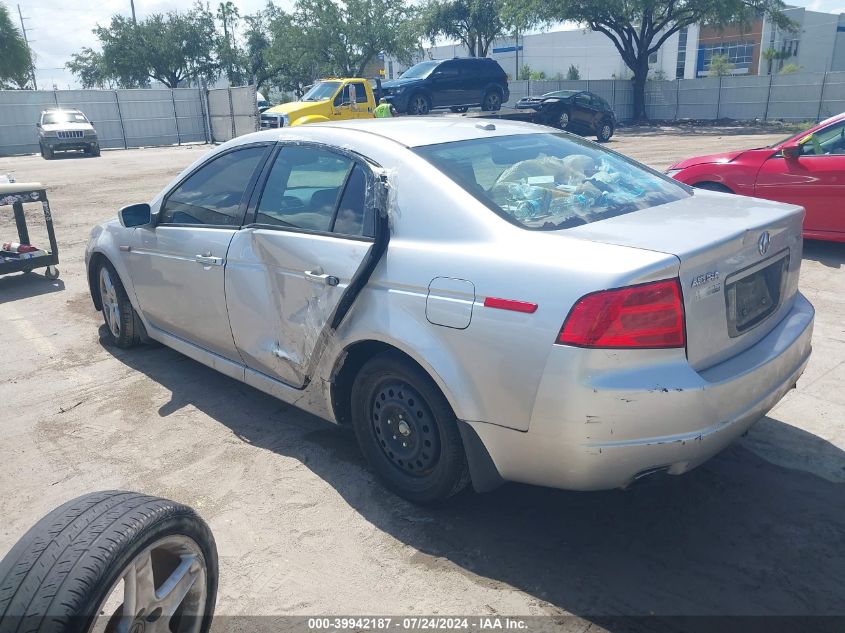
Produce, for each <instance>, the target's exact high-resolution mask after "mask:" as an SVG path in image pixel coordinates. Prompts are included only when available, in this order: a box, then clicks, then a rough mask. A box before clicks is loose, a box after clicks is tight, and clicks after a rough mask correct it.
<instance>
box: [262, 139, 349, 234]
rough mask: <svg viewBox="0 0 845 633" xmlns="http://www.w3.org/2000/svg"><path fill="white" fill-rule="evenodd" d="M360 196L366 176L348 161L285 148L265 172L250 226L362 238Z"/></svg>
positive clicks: (320, 151)
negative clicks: (274, 227) (294, 229)
mask: <svg viewBox="0 0 845 633" xmlns="http://www.w3.org/2000/svg"><path fill="white" fill-rule="evenodd" d="M365 193H366V172H365V171H364V170H363V168H362V167H361V166H360V165H358V164H357V163H356V162H355V161H354V160H352V159H351V158H348V157H346V156H343V155H341V154H336V153H335V152H332V151H329V150H326V149H322V148H318V147H305V146H290V147H285V148H283V149H282V151H281V152H279V156H278V158H277V159H276V162H275V163H274V164H273V168H272V169H271V170H270V175H269V177H268V179H267V184H266V185H265V187H264V192H263V193H262V194H261V199H260V201H259V203H258V209H257V211H256V219H255V222H256V223H257V224H266V225H271V226H288V227H294V228H299V229H308V230H311V231H321V232H328V231H332V230H334V231H336V232H338V233H344V234H347V235H362V234H364V233H365V231H364V223H365V220H364V215H365V214H364V198H365ZM335 218H337V223H336V222H335ZM335 224H336V226H335Z"/></svg>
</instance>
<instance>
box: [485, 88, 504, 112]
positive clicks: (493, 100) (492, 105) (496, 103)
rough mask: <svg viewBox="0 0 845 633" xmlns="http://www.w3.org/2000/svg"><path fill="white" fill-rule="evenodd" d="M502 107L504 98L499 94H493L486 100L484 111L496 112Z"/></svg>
mask: <svg viewBox="0 0 845 633" xmlns="http://www.w3.org/2000/svg"><path fill="white" fill-rule="evenodd" d="M501 107H502V98H501V97H500V96H499V93H498V92H491V93H489V94H488V95H487V97H486V98H485V99H484V109H485V110H487V111H489V112H495V111H496V110H498V109H499V108H501Z"/></svg>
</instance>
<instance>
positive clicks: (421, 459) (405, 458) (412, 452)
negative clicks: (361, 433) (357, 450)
mask: <svg viewBox="0 0 845 633" xmlns="http://www.w3.org/2000/svg"><path fill="white" fill-rule="evenodd" d="M371 407H372V410H371V412H370V423H371V425H372V433H373V434H374V438H373V439H375V440H376V442H378V445H379V447H380V448H381V451H382V453H383V455H384V456H385V457H387V459H389V460H390V462H391V463H392V464H393V465H394V466H395V467H396V468H397V469H399V471H400V472H402V473H404V474H406V475H410V476H412V477H424V476H425V475H427V474H429V473H431V471H432V470H433V469H434V467H435V466H436V465H437V460H438V459H440V433H439V431H438V430H437V424H436V422H435V420H434V416H433V415H432V413H431V410H430V409H429V408H428V406H427V405H426V403H425V400H424V399H423V397H422V396H421V395H420V394H419V392H418V391H417V390H416V389H414V387H412V386H411V385H410V384H408V383H407V382H405V381H404V380H396V379H392V378H387V379H385V380H383V381H382V382H381V383H380V384H379V385H378V386H377V387H376V390H375V396H374V398H373V402H372V405H371Z"/></svg>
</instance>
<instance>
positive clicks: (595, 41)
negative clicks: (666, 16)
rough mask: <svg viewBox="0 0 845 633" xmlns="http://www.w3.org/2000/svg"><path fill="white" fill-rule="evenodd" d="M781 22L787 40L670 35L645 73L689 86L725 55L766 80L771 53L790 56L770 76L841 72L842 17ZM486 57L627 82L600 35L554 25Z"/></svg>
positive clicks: (729, 33)
mask: <svg viewBox="0 0 845 633" xmlns="http://www.w3.org/2000/svg"><path fill="white" fill-rule="evenodd" d="M786 14H787V15H788V17H790V18H791V19H792V20H794V21H795V22H796V23H797V24H798V25H799V26H798V29H797V30H796V31H795V32H794V33H793V32H789V31H780V30H779V29H777V28H773V25H772V24H771V23H770V22H769V21H768V20H766V19H762V20H756V21H755V22H754V23H753V24H752V25H751V26H750V28H749V29H747V30H745V31H743V30H740V29H738V28H736V27H731V26H728V27H725V28H714V27H709V26H704V27H700V26H699V25H692V26H690V27H687V28H685V29H682V30H681V31H680V32H678V33H674V34H673V35H672V36H671V37H669V38H668V39H667V40H666V42H664V44H663V46H661V48H660V50H659V51H657V53H655V54H653V55H652V58H651V59H650V60H649V67H650V69H651V71H650V72H651V74H652V76H653V77H654V78H656V79H657V78H661V79H694V78H696V77H703V76H707V75H708V74H709V70H710V68H709V64H710V59H711V57H712V56H713V55H715V54H723V55H727V56H728V59H729V61H730V62H731V63H732V64H733V66H734V68H733V70H732V74H737V75H743V74H752V75H753V74H767V73H768V72H769V64H768V62H767V60H766V59H765V57H764V55H763V51H765V50H766V49H769V48H772V49H774V50H776V51H788V52H789V53H790V54H791V56H790V57H789V58H787V59H786V60H781V61H779V62H777V63H776V64H774V65H773V68H772V72H777V71H778V69H779V67H781V66H783V65H784V63H794V64H797V65H798V66H799V67H800V69H801V70H802V71H804V72H824V71H831V70H834V71H835V70H845V14H831V13H821V12H818V11H808V10H807V9H804V8H797V7H792V8H789V9H787V10H786ZM467 54H468V53H467V50H466V48H465V47H464V46H462V45H461V44H444V45H439V46H434V47H431V48H429V49H426V51H425V55H424V57H425V58H426V59H448V58H451V57H463V56H466V55H467ZM489 56H490V57H492V58H494V59H496V60H497V61H498V62H499V64H501V66H502V68H504V69H505V72H506V73H508V75H509V76H510V77H511V78H512V79H515V78H516V77H517V73H518V72H521V70H522V68H523V66H524V65H526V64H527V65H528V66H529V67H530V69H531V71H532V72H535V73H540V72H542V73H544V74H545V76H546V78H549V79H557V78H566V76H567V73H568V71H569V67H570V65H573V66H575V67H576V68H577V69H578V72H579V75H580V78H581V79H613V78H617V79H621V78H630V77H631V71H630V69H628V67H627V66H626V65H625V63H624V62H623V61H622V57H621V56H620V55H619V52H618V51H617V50H616V48H615V47H614V45H613V43H612V42H611V41H610V39H609V38H608V37H607V36H605V35H604V34H602V33H598V32H594V31H589V30H586V29H578V28H571V27H568V26H567V25H561V26H560V27H559V28H558V29H557V30H552V31H547V32H544V33H536V34H530V35H525V36H520V37H519V39H518V41H517V40H516V39H515V38H513V37H509V38H502V39H500V40H497V41H495V42H494V43H493V45H492V46H491V47H490V53H489ZM404 69H405V66H403V65H401V64H399V63H398V62H397V61H396V60H391V59H390V58H388V59H386V60H385V77H386V78H387V79H393V78H395V77H397V76H398V75H399V74H400V73H401V72H402V71H403V70H404Z"/></svg>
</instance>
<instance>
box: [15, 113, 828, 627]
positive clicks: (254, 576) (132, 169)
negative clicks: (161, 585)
mask: <svg viewBox="0 0 845 633" xmlns="http://www.w3.org/2000/svg"><path fill="white" fill-rule="evenodd" d="M780 137H781V135H780V134H776V135H766V134H736V133H732V132H731V131H724V130H706V131H702V132H697V133H676V132H672V133H668V134H667V133H666V132H665V131H660V130H653V131H635V132H631V133H625V132H624V131H621V132H620V134H619V135H618V136H617V137H615V138H614V139H613V140H612V141H611V143H610V144H609V146H610V147H612V148H613V149H616V150H618V151H621V152H624V153H626V154H629V155H631V156H633V157H635V158H637V159H639V160H642V161H644V162H646V163H648V164H650V165H652V166H654V167H656V168H659V169H663V168H665V167H667V166H668V165H669V164H670V163H671V162H672V161H674V160H677V159H680V158H683V157H685V156H688V155H694V154H701V153H705V152H708V151H723V150H729V149H732V148H742V147H750V146H760V145H764V144H768V143H771V142H773V141H776V140H779V138H780ZM207 150H208V147H207V146H192V147H180V148H158V149H140V150H129V151H106V152H103V155H102V157H101V158H65V159H58V160H55V161H53V162H47V161H44V160H42V159H41V158H40V157H37V156H28V157H17V158H0V172H4V171H9V170H12V171H14V172H16V176H17V180H18V181H21V182H23V181H30V180H39V181H41V182H44V183H46V184H47V185H48V186H49V196H50V200H51V204H52V208H53V212H54V215H55V222H56V232H57V235H58V240H59V248H60V257H61V264H60V266H59V268H60V269H61V278H60V279H59V280H58V281H55V282H50V281H48V280H46V279H44V278H43V277H42V276H41V275H40V274H38V275H36V274H31V275H13V276H7V277H0V351H2V363H0V403H2V416H0V437H2V446H3V453H2V456H0V509H2V517H3V518H2V521H0V555H3V554H5V552H6V551H8V549H9V548H10V547H11V546H12V544H13V543H14V542H15V541H16V540H17V539H18V538H19V537H20V536H21V535H22V534H23V533H24V532H25V531H26V530H27V529H28V528H29V527H30V526H31V525H32V524H33V523H34V522H35V521H36V520H37V519H38V518H40V517H41V516H42V515H43V514H45V513H47V512H48V511H49V510H51V509H52V508H53V507H55V506H57V505H59V504H60V503H62V502H64V501H66V500H68V499H70V498H72V497H75V496H77V495H81V494H83V493H86V492H90V491H93V490H101V489H109V488H121V489H132V490H138V491H142V492H146V493H150V494H154V495H162V496H165V497H170V498H173V499H176V500H179V501H182V502H185V503H188V504H190V505H192V506H194V507H195V508H197V509H198V511H199V512H200V513H201V514H202V515H203V516H204V517H205V518H206V519H207V520H208V521H209V523H210V525H211V527H212V529H213V531H214V535H215V538H216V539H217V546H218V548H219V552H220V563H221V582H220V593H219V600H218V607H217V612H218V613H219V614H225V615H237V614H251V615H267V614H299V615H304V614H307V615H314V614H393V615H399V614H466V615H486V614H490V615H495V614H511V615H560V616H563V615H566V614H574V615H575V616H578V618H572V619H566V620H562V621H561V622H566V623H567V630H572V631H585V630H587V629H588V628H589V629H590V630H601V629H602V628H604V629H607V630H611V631H622V630H627V627H628V621H627V620H625V619H624V618H621V617H620V616H630V615H644V616H648V615H716V614H729V615H797V616H801V615H809V614H816V615H836V614H838V615H843V614H845V494H844V493H845V453H843V449H845V245H842V244H840V245H836V244H825V243H813V242H808V243H806V244H805V259H804V268H803V271H802V276H801V288H802V291H803V292H804V293H805V294H806V295H807V296H808V297H809V299H810V301H812V302H813V303H814V305H815V307H816V310H817V319H816V326H815V333H814V339H813V344H814V348H815V352H814V355H813V357H812V359H811V361H810V364H809V367H808V368H807V371H806V373H805V375H804V377H803V378H802V379H801V380H800V382H799V383H798V389H797V390H794V391H792V392H791V393H790V394H789V395H788V396H787V397H786V398H785V399H784V400H783V401H782V402H781V403H780V404H779V405H778V406H777V407H776V408H775V409H774V410H773V411H771V412H770V413H769V415H768V416H767V417H766V418H764V419H763V420H762V421H760V422H759V423H758V424H757V425H756V426H755V427H754V428H753V429H752V430H751V432H750V434H749V435H748V436H747V437H745V438H743V439H742V440H741V441H740V442H738V443H737V444H736V445H734V446H732V447H731V448H729V449H728V450H726V451H725V452H724V453H722V454H721V455H719V456H718V457H716V458H715V459H713V460H712V461H710V462H709V463H707V464H705V465H704V466H702V467H700V468H699V469H697V470H695V471H693V472H691V473H689V474H687V475H685V476H683V477H667V478H664V479H659V480H655V481H653V482H649V483H646V484H643V485H642V486H640V487H634V488H633V489H631V490H629V491H624V492H623V491H612V492H604V493H589V494H587V493H572V492H564V491H557V490H548V489H542V488H533V487H529V486H521V485H512V484H511V485H506V486H504V487H502V488H500V489H499V490H497V491H495V492H493V493H489V494H485V495H477V494H471V493H470V494H462V495H460V496H458V497H457V498H455V499H452V500H451V501H450V502H449V503H447V504H445V505H444V506H442V507H439V508H437V509H421V508H418V507H415V506H413V505H411V504H408V503H406V502H404V501H402V500H400V499H398V498H397V497H395V496H393V495H392V494H390V493H389V492H387V491H385V490H384V489H383V488H382V487H381V486H380V485H379V484H378V482H376V481H375V479H374V477H373V476H372V475H371V474H370V472H369V471H368V470H367V468H366V466H365V464H364V462H363V459H362V458H361V456H360V455H359V453H358V449H357V447H356V445H355V443H354V438H353V437H352V436H351V434H349V433H347V432H345V431H344V430H341V429H338V428H335V427H333V426H332V425H329V424H328V423H325V422H323V421H321V420H319V419H316V418H314V417H312V416H310V415H307V414H304V413H302V412H300V411H298V410H296V409H294V408H292V407H290V406H288V405H286V404H283V403H281V402H279V401H277V400H274V399H273V398H271V397H270V396H267V395H265V394H263V393H261V392H259V391H256V390H254V389H252V388H250V387H247V386H245V385H243V384H241V383H239V382H236V381H234V380H231V379H229V378H226V377H224V376H222V375H220V374H217V373H215V372H214V371H212V370H211V369H207V368H206V367H204V366H202V365H200V364H198V363H196V362H194V361H192V360H189V359H187V358H186V357H184V356H181V355H179V354H177V353H176V352H173V351H171V350H169V349H168V348H165V347H143V348H141V349H137V350H131V351H122V350H118V349H115V348H112V347H109V346H107V345H104V344H103V338H102V337H103V335H102V321H101V319H100V315H99V314H98V313H97V312H95V311H94V309H93V307H92V304H91V301H90V299H89V296H88V289H87V285H86V282H85V277H84V262H83V252H84V245H85V242H86V240H87V237H88V232H89V230H90V228H91V227H92V226H93V225H94V224H95V223H97V222H99V221H101V220H104V219H106V218H109V217H113V216H114V214H115V212H116V210H117V208H118V207H120V206H122V205H124V204H127V203H130V202H138V201H144V200H148V199H150V198H151V197H152V196H153V194H155V193H156V192H157V191H158V190H159V189H160V188H161V187H162V186H163V185H164V184H165V183H166V182H167V181H169V180H170V179H171V177H172V176H173V175H175V173H176V172H177V171H178V170H180V169H181V168H182V167H183V166H185V165H187V164H188V163H189V162H190V161H192V160H194V159H195V158H197V157H199V156H200V155H202V153H203V152H206V151H207ZM6 209H8V208H6ZM32 233H33V241H38V240H41V239H43V238H41V237H40V234H39V233H38V232H37V231H35V230H33V232H32ZM11 238H14V234H13V224H12V223H11V222H10V219H9V214H7V215H6V216H4V217H3V219H2V220H0V241H8V239H11ZM44 243H46V241H45V242H44ZM656 630H657V629H656ZM660 630H664V629H660ZM703 630H707V627H704V628H703ZM710 630H716V629H712V628H711V629H710ZM817 630H818V629H817Z"/></svg>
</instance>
